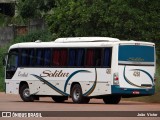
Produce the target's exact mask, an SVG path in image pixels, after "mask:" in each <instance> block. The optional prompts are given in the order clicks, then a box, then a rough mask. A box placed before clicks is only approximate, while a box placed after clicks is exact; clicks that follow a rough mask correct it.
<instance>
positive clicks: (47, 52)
mask: <svg viewBox="0 0 160 120" xmlns="http://www.w3.org/2000/svg"><path fill="white" fill-rule="evenodd" d="M50 61H51V49H44V66H50V63H51V62H50Z"/></svg>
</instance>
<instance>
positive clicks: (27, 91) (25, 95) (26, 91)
mask: <svg viewBox="0 0 160 120" xmlns="http://www.w3.org/2000/svg"><path fill="white" fill-rule="evenodd" d="M23 96H24V97H29V96H30V91H29V89H28V88H26V89H25V90H24V91H23Z"/></svg>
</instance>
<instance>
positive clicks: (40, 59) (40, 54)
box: [36, 49, 44, 66]
mask: <svg viewBox="0 0 160 120" xmlns="http://www.w3.org/2000/svg"><path fill="white" fill-rule="evenodd" d="M43 59H44V53H43V49H37V50H36V66H43Z"/></svg>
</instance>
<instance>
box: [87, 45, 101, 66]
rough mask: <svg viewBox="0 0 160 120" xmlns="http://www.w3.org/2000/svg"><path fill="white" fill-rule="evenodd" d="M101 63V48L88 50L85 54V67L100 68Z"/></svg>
mask: <svg viewBox="0 0 160 120" xmlns="http://www.w3.org/2000/svg"><path fill="white" fill-rule="evenodd" d="M101 62H102V49H101V48H95V49H92V48H89V49H87V52H86V66H91V67H94V66H101Z"/></svg>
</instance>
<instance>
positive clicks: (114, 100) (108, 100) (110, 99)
mask: <svg viewBox="0 0 160 120" xmlns="http://www.w3.org/2000/svg"><path fill="white" fill-rule="evenodd" d="M120 100H121V96H120V95H109V96H105V97H104V98H103V101H104V103H105V104H118V103H119V102H120Z"/></svg>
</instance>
